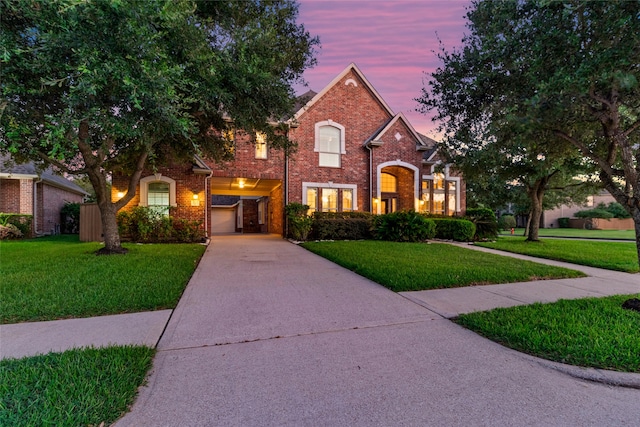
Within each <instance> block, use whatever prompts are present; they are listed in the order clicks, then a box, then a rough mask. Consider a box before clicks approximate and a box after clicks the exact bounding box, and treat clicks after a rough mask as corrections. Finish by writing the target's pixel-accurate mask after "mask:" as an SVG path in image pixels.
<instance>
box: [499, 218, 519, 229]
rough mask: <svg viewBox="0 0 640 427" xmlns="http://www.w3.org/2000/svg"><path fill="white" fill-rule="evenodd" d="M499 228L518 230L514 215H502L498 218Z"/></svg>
mask: <svg viewBox="0 0 640 427" xmlns="http://www.w3.org/2000/svg"><path fill="white" fill-rule="evenodd" d="M498 228H499V229H500V230H511V229H512V228H516V219H515V218H514V216H513V215H502V216H501V217H500V218H498Z"/></svg>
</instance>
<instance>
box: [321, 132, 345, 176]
mask: <svg viewBox="0 0 640 427" xmlns="http://www.w3.org/2000/svg"><path fill="white" fill-rule="evenodd" d="M315 151H316V152H317V153H318V158H319V160H318V165H319V166H324V167H331V168H339V167H341V166H342V165H341V155H342V154H346V152H345V140H344V126H342V125H340V124H338V123H335V122H333V121H331V120H327V121H325V122H319V123H316V144H315Z"/></svg>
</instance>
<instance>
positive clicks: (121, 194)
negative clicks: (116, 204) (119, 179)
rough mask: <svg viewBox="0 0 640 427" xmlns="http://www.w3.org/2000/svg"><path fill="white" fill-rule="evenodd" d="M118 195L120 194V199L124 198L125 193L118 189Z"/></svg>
mask: <svg viewBox="0 0 640 427" xmlns="http://www.w3.org/2000/svg"><path fill="white" fill-rule="evenodd" d="M116 196H118V199H122V198H123V197H124V193H123V192H122V191H118V193H117V194H116Z"/></svg>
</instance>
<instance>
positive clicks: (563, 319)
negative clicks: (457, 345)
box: [456, 294, 640, 373]
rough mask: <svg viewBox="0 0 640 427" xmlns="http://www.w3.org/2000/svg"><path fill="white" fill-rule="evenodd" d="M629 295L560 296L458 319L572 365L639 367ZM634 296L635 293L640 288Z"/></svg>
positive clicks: (639, 332) (638, 334) (639, 316)
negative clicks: (625, 303) (625, 304)
mask: <svg viewBox="0 0 640 427" xmlns="http://www.w3.org/2000/svg"><path fill="white" fill-rule="evenodd" d="M631 297H633V295H618V296H613V297H606V298H587V299H579V300H570V301H569V300H560V301H558V302H555V303H551V304H533V305H528V306H519V307H511V308H498V309H495V310H491V311H486V312H478V313H470V314H464V315H461V316H460V317H458V318H457V319H456V322H457V323H459V324H460V325H462V326H464V327H466V328H469V329H471V330H473V331H475V332H477V333H479V334H480V335H483V336H485V337H487V338H489V339H491V340H493V341H496V342H499V343H501V344H503V345H505V346H507V347H510V348H513V349H515V350H518V351H521V352H524V353H528V354H531V355H534V356H538V357H541V358H545V359H549V360H553V361H557V362H562V363H567V364H571V365H577V366H588V367H594V368H601V369H610V370H615V371H623V372H636V373H640V313H638V312H636V311H632V310H625V309H623V308H622V307H621V304H622V302H623V301H625V300H626V299H628V298H631ZM635 297H638V298H640V294H638V295H636V296H635Z"/></svg>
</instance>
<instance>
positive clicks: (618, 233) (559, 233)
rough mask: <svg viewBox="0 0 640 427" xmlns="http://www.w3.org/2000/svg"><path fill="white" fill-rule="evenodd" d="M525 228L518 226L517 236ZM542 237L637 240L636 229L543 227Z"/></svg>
mask: <svg viewBox="0 0 640 427" xmlns="http://www.w3.org/2000/svg"><path fill="white" fill-rule="evenodd" d="M523 233H524V229H523V228H516V229H515V231H514V235H515V236H522V235H523ZM500 234H501V235H503V236H507V235H511V231H510V230H506V231H501V232H500ZM539 234H540V237H576V238H581V239H612V240H633V241H635V240H636V232H635V230H582V229H579V228H541V229H540V232H539Z"/></svg>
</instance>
